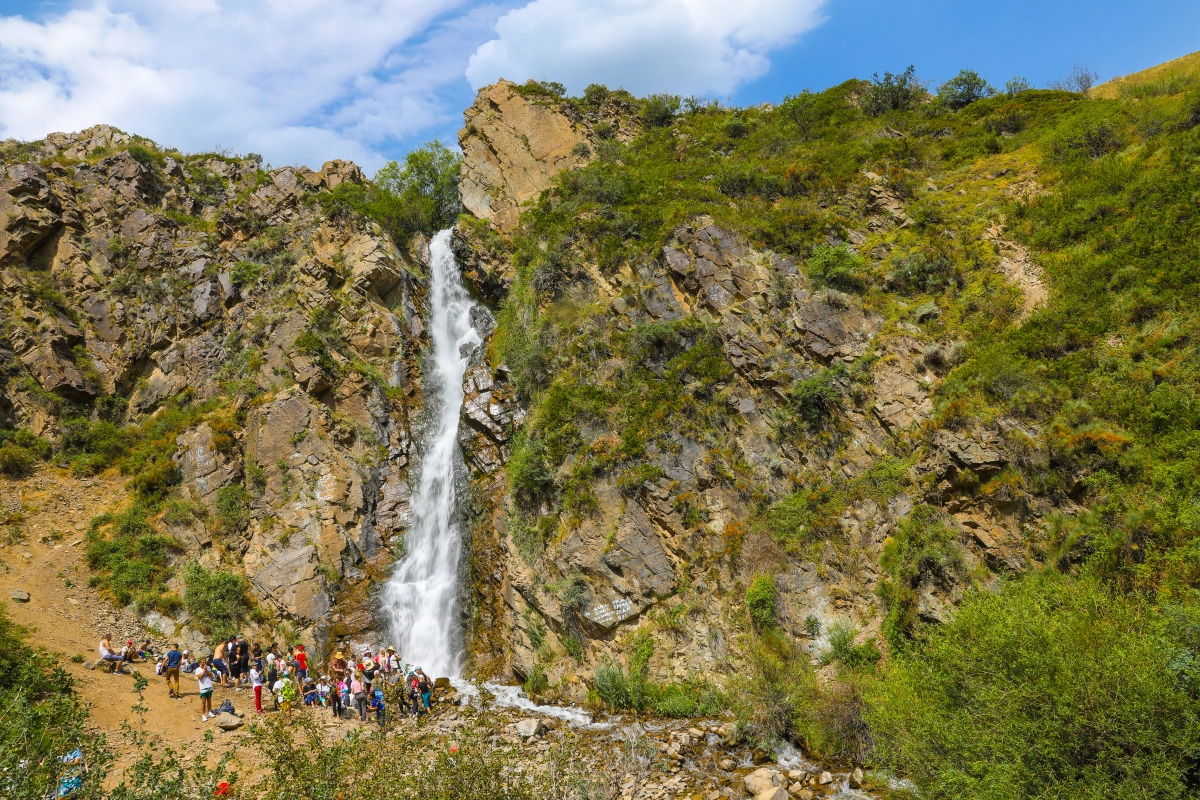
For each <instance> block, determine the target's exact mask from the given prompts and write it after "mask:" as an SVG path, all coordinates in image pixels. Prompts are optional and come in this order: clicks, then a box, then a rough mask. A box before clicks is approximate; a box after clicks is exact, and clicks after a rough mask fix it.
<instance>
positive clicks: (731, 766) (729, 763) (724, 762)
mask: <svg viewBox="0 0 1200 800" xmlns="http://www.w3.org/2000/svg"><path fill="white" fill-rule="evenodd" d="M717 766H718V767H720V768H721V769H723V770H725V771H726V772H732V771H733V770H735V769H737V762H736V761H734V760H733V759H732V758H722V759H721V760H720V761H718V762H717Z"/></svg>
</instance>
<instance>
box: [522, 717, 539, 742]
mask: <svg viewBox="0 0 1200 800" xmlns="http://www.w3.org/2000/svg"><path fill="white" fill-rule="evenodd" d="M545 730H546V725H545V724H544V723H543V722H542V721H541V720H540V719H523V720H521V721H520V722H518V723H517V734H518V735H520V737H521V738H522V739H528V738H529V737H530V736H539V735H541V734H542V733H543V732H545Z"/></svg>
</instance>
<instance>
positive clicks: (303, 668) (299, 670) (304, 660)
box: [296, 644, 308, 684]
mask: <svg viewBox="0 0 1200 800" xmlns="http://www.w3.org/2000/svg"><path fill="white" fill-rule="evenodd" d="M296 678H297V679H298V680H299V681H300V682H301V684H303V682H304V681H306V680H308V653H305V652H304V645H302V644H298V645H296Z"/></svg>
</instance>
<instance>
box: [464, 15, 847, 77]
mask: <svg viewBox="0 0 1200 800" xmlns="http://www.w3.org/2000/svg"><path fill="white" fill-rule="evenodd" d="M825 3H826V0H534V1H533V2H531V3H529V4H528V5H526V6H524V7H522V8H519V9H515V10H513V11H510V12H508V13H507V14H505V15H504V16H502V17H500V19H499V20H498V21H497V23H496V38H494V39H492V40H490V41H488V42H486V43H484V44H483V45H481V46H480V47H479V48H478V49H477V50H476V51H475V53H474V55H472V56H471V60H470V64H469V65H468V67H467V79H468V80H469V81H470V82H471V85H472V86H473V87H476V88H478V87H479V86H483V85H485V84H488V83H491V82H493V81H495V80H496V79H497V78H501V77H504V78H508V79H509V80H514V81H523V80H526V79H528V78H536V79H550V80H557V81H561V82H562V83H564V84H566V86H567V88H568V89H570V90H571V91H572V92H579V91H580V90H581V89H583V87H584V86H586V85H587V84H589V83H604V84H607V85H609V86H612V87H617V86H621V87H624V88H625V89H628V90H629V91H631V92H633V93H635V94H647V93H650V92H663V91H668V92H677V93H681V94H705V93H717V94H726V93H729V92H732V91H733V90H734V89H735V88H736V87H737V86H739V85H741V84H743V83H745V82H746V81H749V80H753V79H754V78H757V77H760V76H761V75H763V74H764V73H765V72H766V71H767V69H768V68H769V66H770V62H769V59H768V54H769V53H770V51H771V50H774V49H776V48H779V47H782V46H784V45H787V44H789V43H791V42H792V41H794V40H795V39H796V38H797V37H798V36H800V35H801V34H803V33H804V32H806V31H809V30H811V29H813V28H814V27H816V26H817V25H819V24H820V23H821V22H822V21H823V19H824V18H823V16H822V13H821V11H822V8H823V7H824V6H825Z"/></svg>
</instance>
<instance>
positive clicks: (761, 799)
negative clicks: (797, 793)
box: [754, 786, 789, 800]
mask: <svg viewBox="0 0 1200 800" xmlns="http://www.w3.org/2000/svg"><path fill="white" fill-rule="evenodd" d="M754 800H789V798H788V793H787V789H784V788H783V787H782V786H772V787H770V788H769V789H763V790H762V791H761V792H758V793H757V794H755V795H754Z"/></svg>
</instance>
